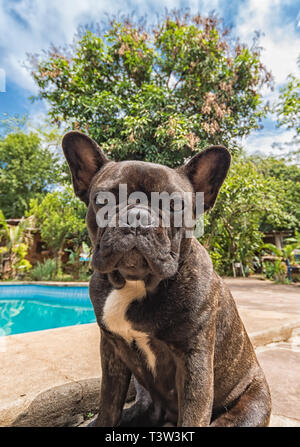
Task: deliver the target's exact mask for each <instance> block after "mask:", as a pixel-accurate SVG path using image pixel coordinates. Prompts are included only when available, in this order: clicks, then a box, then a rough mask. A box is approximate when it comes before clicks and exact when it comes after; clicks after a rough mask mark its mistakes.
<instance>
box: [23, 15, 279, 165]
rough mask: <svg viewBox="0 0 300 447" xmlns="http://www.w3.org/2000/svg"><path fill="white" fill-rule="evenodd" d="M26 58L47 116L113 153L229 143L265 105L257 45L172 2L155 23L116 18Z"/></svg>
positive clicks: (182, 152) (164, 157) (172, 154)
mask: <svg viewBox="0 0 300 447" xmlns="http://www.w3.org/2000/svg"><path fill="white" fill-rule="evenodd" d="M31 65H32V68H33V70H32V75H33V77H34V79H35V81H36V83H37V85H38V87H39V95H38V97H37V98H44V99H46V100H47V101H48V102H49V104H50V106H51V107H50V116H51V118H52V120H53V121H54V122H58V123H64V124H65V123H67V125H68V126H69V127H73V128H77V129H81V130H83V131H86V132H88V134H89V135H90V136H91V137H92V138H94V139H95V140H96V141H97V142H98V143H99V144H100V146H101V147H102V148H103V149H104V150H105V151H106V152H107V153H109V154H112V158H114V159H116V160H124V159H140V160H145V161H152V162H159V163H164V164H167V165H169V166H177V165H180V164H182V163H183V161H184V160H185V159H186V158H187V157H189V156H191V155H193V154H194V153H195V152H197V151H199V150H201V149H202V148H204V147H205V146H207V145H209V144H215V143H218V144H219V143H223V144H225V145H227V146H228V147H229V148H230V149H231V150H233V151H234V150H235V149H236V148H237V138H238V137H242V136H244V135H247V134H249V132H250V131H251V130H252V129H255V128H258V127H259V120H260V119H261V118H262V117H263V116H264V115H265V113H266V111H267V110H268V107H267V105H263V104H262V100H261V97H260V95H259V89H260V87H261V86H262V85H265V84H267V85H269V86H270V85H271V75H270V73H268V72H267V70H266V69H265V67H264V66H263V65H262V63H261V60H260V50H259V48H258V47H257V45H256V43H255V42H254V44H253V46H252V47H251V48H247V47H246V46H245V45H241V44H239V43H237V42H235V43H233V39H232V37H231V36H230V33H229V31H228V30H225V29H223V28H222V26H221V23H220V22H219V21H218V20H217V19H216V18H215V17H213V16H210V17H207V18H202V17H201V16H200V15H197V16H191V15H190V14H183V13H179V12H176V11H175V12H173V13H171V14H169V15H167V16H166V17H165V18H164V19H162V20H161V22H160V23H159V24H158V25H157V26H154V27H152V29H150V28H149V27H148V28H147V27H146V25H144V24H142V25H141V24H134V23H132V22H131V21H130V20H129V19H124V18H123V19H120V20H118V19H112V20H111V21H110V23H109V26H108V30H107V31H106V32H100V33H98V34H97V33H94V32H91V31H89V30H88V31H86V32H84V33H83V34H82V35H81V36H80V38H79V40H78V41H77V42H76V44H75V45H74V46H72V47H70V48H69V49H68V51H66V50H63V49H57V48H54V47H52V48H51V49H50V50H49V52H48V54H47V56H46V58H44V59H43V58H41V57H34V56H32V58H31ZM37 98H36V99H37Z"/></svg>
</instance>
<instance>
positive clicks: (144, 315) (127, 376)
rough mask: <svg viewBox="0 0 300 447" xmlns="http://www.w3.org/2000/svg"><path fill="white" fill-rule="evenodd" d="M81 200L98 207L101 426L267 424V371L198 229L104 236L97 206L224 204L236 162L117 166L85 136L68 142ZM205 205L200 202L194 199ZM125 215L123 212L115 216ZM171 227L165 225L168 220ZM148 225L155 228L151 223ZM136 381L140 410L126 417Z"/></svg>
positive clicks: (92, 223)
mask: <svg viewBox="0 0 300 447" xmlns="http://www.w3.org/2000/svg"><path fill="white" fill-rule="evenodd" d="M62 146H63V150H64V154H65V157H66V159H67V162H68V164H69V167H70V170H71V174H72V180H73V186H74V191H75V194H76V195H77V196H78V197H79V198H80V199H81V200H83V201H84V202H85V203H86V205H87V207H88V208H87V218H86V221H87V226H88V231H89V235H90V238H91V241H92V245H93V258H92V266H93V271H94V273H93V275H92V278H91V280H90V297H91V300H92V303H93V306H94V310H95V314H96V318H97V322H98V325H99V327H100V331H101V361H102V384H101V396H100V408H99V414H98V417H97V419H96V420H95V422H94V425H95V426H161V425H163V424H164V423H165V422H166V421H169V422H171V423H173V424H175V425H176V424H177V426H180V427H191V426H193V427H196V426H219V427H220V426H227V427H237V426H253V427H254V426H267V425H268V423H269V418H270V413H271V399H270V392H269V388H268V385H267V382H266V379H265V376H264V373H263V371H262V369H261V367H260V365H259V363H258V361H257V358H256V356H255V353H254V350H253V347H252V345H251V342H250V340H249V337H248V335H247V332H246V330H245V328H244V325H243V323H242V321H241V319H240V316H239V314H238V311H237V308H236V305H235V302H234V299H233V297H232V295H231V293H230V291H229V290H228V288H227V287H226V285H225V284H224V282H223V281H222V279H221V278H220V277H219V276H218V275H217V274H216V273H215V272H214V270H213V266H212V262H211V259H210V257H209V255H208V253H207V252H206V250H205V249H204V248H203V247H202V245H201V244H200V243H199V242H198V241H197V240H196V239H195V238H194V237H192V238H187V237H184V231H185V230H186V228H185V227H184V225H183V226H182V227H175V226H174V225H172V222H173V221H172V222H171V226H170V227H164V226H162V225H161V224H159V226H154V225H151V220H149V219H148V217H149V214H150V209H147V207H146V208H145V207H144V206H142V205H140V204H127V208H126V210H127V212H128V215H130V214H132V213H133V214H135V215H136V213H139V216H140V215H142V217H143V219H141V220H140V225H139V226H131V225H127V226H124V227H121V226H119V227H118V226H115V227H110V226H107V227H104V228H100V227H99V226H98V225H97V222H96V213H97V211H98V210H99V209H100V206H101V205H100V204H98V203H97V196H98V194H99V193H100V192H103V191H109V192H112V193H114V195H115V196H116V197H117V199H118V190H119V189H118V188H119V185H120V184H126V185H127V189H128V195H129V194H131V193H132V192H134V191H142V192H144V193H145V194H146V195H147V196H149V195H150V193H151V192H154V191H156V192H162V191H167V192H168V193H172V192H175V191H176V192H177V193H184V192H190V193H192V194H191V196H192V197H194V196H195V192H198V191H202V192H204V208H205V210H209V209H210V208H211V207H212V206H213V205H214V202H215V200H216V197H217V194H218V192H219V189H220V187H221V185H222V183H223V181H224V179H225V177H226V175H227V172H228V169H229V165H230V154H229V152H228V151H227V150H226V149H225V148H224V147H223V146H212V147H210V148H208V149H206V150H204V151H203V152H201V153H199V154H197V155H195V156H194V157H193V158H192V159H191V160H190V161H189V162H188V163H187V164H186V165H185V166H182V167H180V168H178V169H171V168H169V167H166V166H163V165H159V164H154V163H146V162H142V161H122V162H114V161H111V160H109V159H107V157H106V156H105V155H104V154H103V152H102V151H101V149H100V148H99V147H98V145H97V144H96V143H95V142H94V141H93V140H92V139H91V138H89V137H88V136H86V135H84V134H82V133H80V132H69V133H67V134H66V135H65V136H64V138H63V142H62ZM193 200H194V199H193ZM120 210H121V207H120V203H118V200H117V203H116V208H115V216H117V217H118V216H119V214H120V212H121V211H120ZM160 218H161V215H160ZM143 222H144V223H143ZM131 377H133V378H134V383H135V387H136V401H135V403H134V404H133V406H132V407H130V408H128V409H123V405H124V402H125V399H126V395H127V392H128V388H129V384H130V380H131Z"/></svg>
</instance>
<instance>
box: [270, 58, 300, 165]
mask: <svg viewBox="0 0 300 447" xmlns="http://www.w3.org/2000/svg"><path fill="white" fill-rule="evenodd" d="M298 67H299V69H300V57H299V58H298ZM274 111H275V113H276V114H277V120H278V126H279V127H285V128H287V129H292V130H294V136H293V139H292V141H290V142H287V143H285V146H293V147H294V149H292V150H291V151H290V154H289V156H290V158H292V159H294V158H296V160H299V153H300V149H299V145H300V77H299V76H296V75H294V74H290V75H289V76H288V82H287V83H286V84H285V85H284V86H283V87H282V88H281V90H280V95H279V101H278V103H277V104H276V106H275V110H274Z"/></svg>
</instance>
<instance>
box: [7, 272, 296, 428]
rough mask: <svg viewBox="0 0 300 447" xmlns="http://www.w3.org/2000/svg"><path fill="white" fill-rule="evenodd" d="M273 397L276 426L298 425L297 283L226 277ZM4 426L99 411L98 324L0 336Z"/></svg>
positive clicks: (77, 418)
mask: <svg viewBox="0 0 300 447" xmlns="http://www.w3.org/2000/svg"><path fill="white" fill-rule="evenodd" d="M226 282H227V284H228V286H229V287H230V289H231V291H232V293H233V296H234V297H235V299H236V302H237V305H238V308H239V312H240V314H241V317H242V319H243V321H244V324H245V326H246V328H247V330H248V333H249V335H250V337H251V339H252V342H253V344H254V346H255V347H256V351H257V355H258V359H259V361H260V363H261V365H262V367H263V369H264V371H265V374H266V376H267V379H268V382H269V385H270V388H271V393H272V399H273V415H272V421H271V425H272V426H300V342H299V340H300V337H298V336H299V335H300V287H299V286H296V285H291V286H290V285H276V284H273V283H271V282H269V281H261V280H258V279H240V278H236V279H226ZM0 359H1V361H0V377H1V389H0V426H10V425H15V426H24V425H27V426H28V425H31V426H58V425H60V426H62V425H65V426H66V425H78V424H80V423H81V422H82V421H83V416H87V414H88V413H93V412H95V411H96V410H97V403H98V395H99V388H100V379H101V369H100V356H99V331H98V328H97V326H96V324H86V325H81V326H70V327H65V328H59V329H52V330H45V331H40V332H31V333H26V334H18V335H12V336H9V337H5V338H4V337H3V338H2V340H1V339H0Z"/></svg>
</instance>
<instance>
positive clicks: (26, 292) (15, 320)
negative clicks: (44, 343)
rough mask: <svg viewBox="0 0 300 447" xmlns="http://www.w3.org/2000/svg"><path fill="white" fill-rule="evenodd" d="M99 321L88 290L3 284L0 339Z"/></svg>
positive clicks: (0, 298) (0, 299)
mask: <svg viewBox="0 0 300 447" xmlns="http://www.w3.org/2000/svg"><path fill="white" fill-rule="evenodd" d="M95 321H96V319H95V314H94V311H93V307H92V303H91V301H90V298H89V292H88V287H78V286H74V287H73V286H69V287H66V286H48V285H35V284H34V285H31V284H30V285H0V336H5V335H12V334H21V333H23V332H32V331H40V330H43V329H53V328H57V327H63V326H73V325H76V324H84V323H93V322H95Z"/></svg>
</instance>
